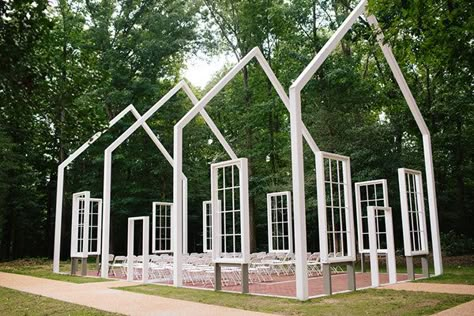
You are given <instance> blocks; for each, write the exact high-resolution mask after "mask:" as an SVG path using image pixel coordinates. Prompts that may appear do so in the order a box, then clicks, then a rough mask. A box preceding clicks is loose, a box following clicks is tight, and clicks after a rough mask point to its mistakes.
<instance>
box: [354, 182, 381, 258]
mask: <svg viewBox="0 0 474 316" xmlns="http://www.w3.org/2000/svg"><path fill="white" fill-rule="evenodd" d="M354 186H355V200H356V211H357V236H358V250H359V253H360V254H366V253H370V247H369V245H368V243H369V240H368V239H367V240H365V239H364V235H367V236H368V235H369V231H368V223H367V220H368V212H367V209H368V207H369V206H382V207H388V206H389V203H388V186H387V180H386V179H378V180H370V181H363V182H356V183H355V184H354ZM370 187H372V188H373V191H372V192H374V198H373V199H371V196H369V192H370ZM379 187H381V189H382V190H381V193H382V197H380V195H378V192H379V191H378V188H379ZM362 188H365V196H362V195H361V190H362ZM362 204H364V205H362ZM365 241H367V244H366V243H365ZM381 253H384V252H383V251H382V252H381Z"/></svg>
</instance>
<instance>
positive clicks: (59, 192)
mask: <svg viewBox="0 0 474 316" xmlns="http://www.w3.org/2000/svg"><path fill="white" fill-rule="evenodd" d="M129 112H130V113H132V115H133V116H134V117H135V119H136V120H139V119H140V118H141V115H140V113H138V111H137V109H136V108H135V107H134V106H133V104H130V105H128V106H127V107H126V108H125V109H123V110H122V111H121V112H120V113H119V114H117V116H115V117H114V118H113V119H112V120H111V121H110V122H109V125H108V127H107V128H106V129H104V130H102V131H100V132H97V133H95V134H94V135H93V136H92V137H91V138H89V139H88V140H87V141H86V142H85V143H84V144H82V146H81V147H79V148H78V149H76V151H74V152H73V153H72V154H71V155H70V156H69V157H68V158H67V159H66V160H64V161H63V162H62V163H61V164H60V165H59V166H58V176H57V189H56V215H55V231H54V255H53V272H54V273H59V261H60V257H61V226H62V214H63V199H64V171H65V169H66V167H67V166H69V165H70V164H71V163H72V162H73V161H74V160H75V159H76V158H77V157H79V156H80V155H81V154H82V153H83V152H84V151H85V150H86V149H87V148H89V147H90V145H92V144H93V143H94V142H95V141H97V140H98V139H99V138H100V137H101V136H102V135H103V134H104V133H105V132H107V131H108V130H109V129H110V128H112V126H114V125H115V124H116V123H117V122H118V121H120V120H121V119H123V117H124V116H125V115H126V114H128V113H129ZM140 126H141V127H143V129H144V130H145V132H146V133H147V135H148V136H149V137H150V138H151V140H152V141H153V143H154V144H155V145H156V146H157V147H158V149H159V150H160V152H161V153H162V154H164V155H165V157H166V155H168V156H169V154H168V152H167V151H166V149H165V148H164V146H163V145H162V144H161V142H160V141H159V140H158V138H157V137H156V135H155V134H154V133H153V131H152V130H151V128H150V127H149V126H148V124H146V122H143V123H142V124H140V125H139V127H140ZM102 206H103V205H102ZM99 233H100V232H99ZM100 248H101V250H102V247H100Z"/></svg>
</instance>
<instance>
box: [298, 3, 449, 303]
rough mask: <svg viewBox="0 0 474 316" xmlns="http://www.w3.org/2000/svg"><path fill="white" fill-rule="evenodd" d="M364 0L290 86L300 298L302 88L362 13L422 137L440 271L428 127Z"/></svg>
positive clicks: (303, 294) (304, 281)
mask: <svg viewBox="0 0 474 316" xmlns="http://www.w3.org/2000/svg"><path fill="white" fill-rule="evenodd" d="M366 6H367V0H362V1H360V2H359V4H358V5H357V6H356V7H355V8H354V10H353V11H352V12H351V13H350V14H349V16H348V17H347V18H346V19H345V21H344V22H343V23H342V24H341V26H340V27H339V28H338V29H337V30H336V32H335V33H334V34H333V36H332V37H331V38H330V39H329V40H328V41H327V42H326V44H325V45H324V46H323V47H322V48H321V50H320V51H319V52H318V53H317V54H316V56H315V57H314V58H313V59H312V60H311V62H310V63H309V64H308V66H307V67H306V68H305V69H304V70H303V72H302V73H301V74H300V75H299V77H298V78H297V79H296V80H295V81H294V82H293V84H292V85H291V87H290V91H289V93H290V124H291V153H292V159H291V160H292V171H293V172H292V173H293V209H294V210H295V213H294V220H295V227H298V228H299V229H298V230H296V229H295V232H296V234H295V258H296V296H297V298H298V299H300V300H306V299H308V275H307V269H306V264H307V260H306V249H307V243H306V230H305V229H304V228H305V227H306V206H305V188H304V157H303V140H302V139H303V133H302V130H301V126H302V125H303V121H302V115H301V91H302V90H303V88H304V87H305V86H306V84H307V83H308V81H309V80H310V79H311V78H312V76H313V75H314V74H315V73H316V71H317V70H318V69H319V67H320V66H321V65H322V64H323V62H324V61H325V60H326V59H327V57H328V56H329V54H330V53H331V52H332V51H333V50H334V49H335V48H336V46H337V45H338V44H339V42H340V41H341V39H342V38H343V37H344V36H345V34H346V33H347V32H348V31H349V29H350V28H351V27H352V25H353V24H354V23H355V21H356V20H357V19H358V18H359V16H361V15H366V16H367V20H368V22H369V24H370V25H371V26H372V27H373V28H374V30H375V32H376V33H377V36H376V38H377V42H378V44H379V46H380V48H381V49H382V52H383V54H384V56H385V59H386V60H387V62H388V64H389V66H390V69H391V71H392V73H393V76H394V77H395V80H396V82H397V84H398V86H399V88H400V90H401V91H402V94H403V96H404V98H405V101H406V102H407V104H408V107H409V109H410V111H411V113H412V115H413V117H414V119H415V121H416V123H417V126H418V129H419V130H420V132H421V134H422V138H423V153H424V158H425V169H426V178H427V188H428V203H429V211H430V226H431V241H432V245H433V261H434V268H435V275H440V274H442V273H443V263H442V258H441V243H440V236H439V223H438V209H437V203H436V190H435V178H434V168H433V154H432V149H431V136H430V132H429V130H428V127H427V125H426V123H425V121H424V119H423V116H422V115H421V112H420V110H419V108H418V106H417V104H416V101H415V98H414V97H413V95H412V93H411V91H410V89H409V87H408V84H407V82H406V80H405V78H404V76H403V73H402V71H401V69H400V67H399V66H398V63H397V61H396V59H395V56H394V55H393V52H392V49H391V47H390V46H389V45H388V44H386V43H384V35H383V33H382V30H381V29H380V26H379V24H378V21H377V19H376V18H375V16H373V15H369V14H367V13H366V12H365V11H366Z"/></svg>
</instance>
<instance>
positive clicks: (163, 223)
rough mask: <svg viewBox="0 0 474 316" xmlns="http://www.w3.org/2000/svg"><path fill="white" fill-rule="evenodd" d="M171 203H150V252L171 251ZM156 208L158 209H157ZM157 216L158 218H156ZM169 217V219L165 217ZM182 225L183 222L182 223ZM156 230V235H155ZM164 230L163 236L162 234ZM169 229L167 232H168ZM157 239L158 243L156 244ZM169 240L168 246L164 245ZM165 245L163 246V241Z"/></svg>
mask: <svg viewBox="0 0 474 316" xmlns="http://www.w3.org/2000/svg"><path fill="white" fill-rule="evenodd" d="M172 208H173V203H167V202H153V204H152V221H151V222H152V224H151V235H152V239H151V243H152V247H151V251H152V253H171V252H173V248H172V242H171V212H172ZM157 209H158V210H157ZM157 217H158V218H159V220H157ZM167 218H169V220H168V219H167ZM183 225H184V223H183ZM157 230H158V235H157ZM162 230H164V235H165V236H164V237H163V236H162V235H163V234H162ZM168 231H169V232H168ZM157 241H158V244H157ZM168 241H169V247H166V245H167V244H168ZM162 242H164V244H165V246H164V247H163V246H162V245H163V243H162Z"/></svg>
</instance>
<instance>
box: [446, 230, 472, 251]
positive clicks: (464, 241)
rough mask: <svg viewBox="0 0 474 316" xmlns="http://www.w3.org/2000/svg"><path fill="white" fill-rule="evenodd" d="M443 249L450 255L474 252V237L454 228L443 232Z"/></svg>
mask: <svg viewBox="0 0 474 316" xmlns="http://www.w3.org/2000/svg"><path fill="white" fill-rule="evenodd" d="M441 249H443V252H444V253H445V254H446V255H448V256H460V255H466V254H472V253H474V239H473V238H472V237H469V236H466V235H464V234H461V233H457V232H455V231H454V230H450V231H449V232H447V233H443V232H442V233H441Z"/></svg>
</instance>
